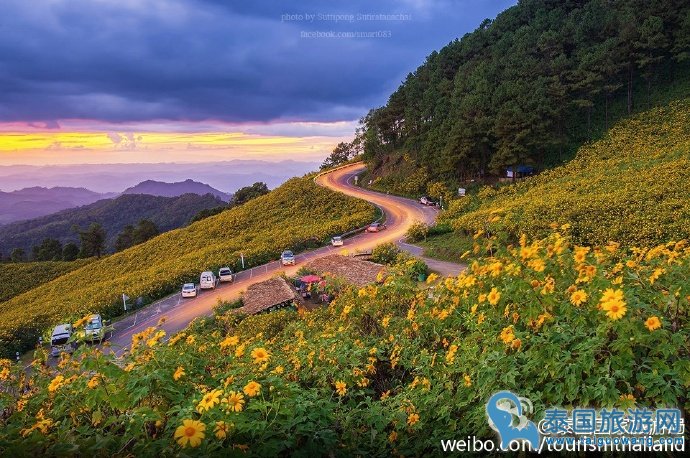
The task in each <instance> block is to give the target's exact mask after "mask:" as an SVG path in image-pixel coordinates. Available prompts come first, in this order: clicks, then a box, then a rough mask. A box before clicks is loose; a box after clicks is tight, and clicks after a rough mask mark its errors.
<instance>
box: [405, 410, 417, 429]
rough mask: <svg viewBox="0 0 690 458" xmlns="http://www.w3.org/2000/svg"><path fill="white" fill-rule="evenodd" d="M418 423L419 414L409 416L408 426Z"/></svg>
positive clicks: (413, 413)
mask: <svg viewBox="0 0 690 458" xmlns="http://www.w3.org/2000/svg"><path fill="white" fill-rule="evenodd" d="M418 421H419V414H417V413H415V412H412V413H411V414H409V415H408V416H407V424H408V425H409V426H412V425H414V424H415V423H417V422H418Z"/></svg>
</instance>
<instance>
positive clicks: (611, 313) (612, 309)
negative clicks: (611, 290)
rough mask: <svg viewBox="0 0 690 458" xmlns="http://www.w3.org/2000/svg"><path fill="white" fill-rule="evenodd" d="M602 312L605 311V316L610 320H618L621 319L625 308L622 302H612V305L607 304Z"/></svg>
mask: <svg viewBox="0 0 690 458" xmlns="http://www.w3.org/2000/svg"><path fill="white" fill-rule="evenodd" d="M604 310H606V316H608V317H609V318H611V319H612V320H618V319H621V318H623V316H624V315H625V312H626V310H627V308H626V306H625V302H623V303H617V302H612V303H609V304H607V306H606V307H605V308H604Z"/></svg>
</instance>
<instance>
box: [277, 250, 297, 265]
mask: <svg viewBox="0 0 690 458" xmlns="http://www.w3.org/2000/svg"><path fill="white" fill-rule="evenodd" d="M280 263H281V264H282V265H284V266H294V265H295V255H294V253H293V252H292V251H290V250H285V251H283V252H282V254H281V255H280Z"/></svg>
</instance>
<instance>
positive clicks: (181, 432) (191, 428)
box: [175, 420, 206, 447]
mask: <svg viewBox="0 0 690 458" xmlns="http://www.w3.org/2000/svg"><path fill="white" fill-rule="evenodd" d="M204 431H206V425H205V424H203V423H202V422H200V421H197V420H183V421H182V425H181V426H178V427H177V429H176V430H175V440H177V443H178V444H180V446H182V447H186V446H187V445H189V446H190V447H198V446H199V445H201V441H202V440H203V438H204V437H205V434H204Z"/></svg>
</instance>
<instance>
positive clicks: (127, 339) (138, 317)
mask: <svg viewBox="0 0 690 458" xmlns="http://www.w3.org/2000/svg"><path fill="white" fill-rule="evenodd" d="M363 170H364V165H362V164H353V165H352V166H350V167H346V168H343V169H339V170H335V171H333V172H331V173H328V174H325V175H321V176H319V177H318V178H317V179H316V183H317V184H319V185H321V186H325V187H328V188H330V189H333V190H335V191H339V192H342V193H344V194H347V195H350V196H353V197H358V198H360V199H364V200H367V201H369V202H371V203H373V204H374V205H376V206H378V207H379V208H380V209H381V210H383V212H384V213H385V215H386V225H387V226H388V229H386V230H384V231H382V232H379V233H374V234H369V233H361V234H358V235H355V236H353V237H350V238H347V239H346V240H345V246H343V247H337V248H334V247H331V246H327V247H322V248H319V249H316V250H313V251H309V252H305V253H300V254H298V255H297V256H296V260H297V265H296V266H291V267H287V268H286V267H282V266H281V265H280V262H279V261H273V262H271V263H268V264H265V265H262V266H258V267H254V268H252V269H249V270H246V271H243V272H239V273H238V274H237V275H236V278H235V281H234V282H233V283H226V284H222V285H221V286H219V287H218V288H216V289H215V290H206V291H201V292H200V294H199V296H198V297H196V298H189V299H182V298H181V297H180V295H179V294H175V295H172V296H169V297H166V298H163V299H161V300H159V301H157V302H155V303H153V304H151V305H149V306H148V307H146V308H144V309H142V310H140V311H139V312H137V313H136V314H134V315H131V316H128V317H125V318H123V319H122V320H120V321H118V322H116V323H115V332H114V335H113V336H112V338H110V339H109V341H110V343H111V348H112V349H113V351H115V352H116V354H118V355H119V354H122V353H123V352H124V351H125V349H126V348H127V347H128V346H129V344H130V343H131V341H132V335H133V334H135V333H138V332H141V331H143V330H144V329H146V328H147V327H149V326H155V325H156V324H157V323H158V321H159V319H160V318H161V317H165V318H166V321H165V323H164V324H162V325H161V328H162V329H164V330H165V331H166V332H167V333H168V334H171V333H175V332H177V331H180V330H182V329H184V328H185V327H187V325H188V324H189V323H190V322H191V321H192V320H193V319H194V318H196V317H198V316H209V315H212V314H213V307H214V306H215V305H216V304H217V303H218V302H219V301H221V300H222V301H232V300H235V299H237V298H238V297H239V295H240V293H241V292H242V291H244V290H245V289H246V288H247V286H249V285H251V284H253V283H256V282H259V281H262V280H266V279H268V278H271V277H273V276H274V275H276V274H277V273H279V272H285V273H286V274H287V275H292V274H294V273H295V272H296V271H297V270H298V269H299V268H300V266H302V265H304V264H305V263H306V262H307V261H310V260H312V259H315V258H317V257H321V256H325V255H327V254H331V253H341V252H354V251H358V250H370V249H372V248H374V247H375V246H376V245H379V244H381V243H384V242H391V241H392V242H395V243H397V244H398V245H400V246H401V247H402V248H403V249H405V250H407V251H410V252H411V253H413V254H415V255H417V256H419V255H421V248H419V247H415V246H413V245H408V244H405V243H404V242H403V239H404V237H405V234H406V232H407V230H408V228H409V227H410V225H411V224H412V223H413V222H414V221H415V220H419V221H423V222H425V223H427V224H431V223H433V222H434V220H435V219H436V215H437V212H438V211H437V210H436V209H435V208H433V207H425V206H422V205H420V204H419V203H418V202H415V201H413V200H410V199H405V198H402V197H398V196H391V195H387V194H382V193H378V192H374V191H369V190H365V189H361V188H358V187H356V186H354V185H352V179H353V178H354V176H355V175H357V174H359V173H360V172H362V171H363ZM424 259H425V261H426V262H427V263H428V264H429V265H430V267H431V268H432V270H436V271H438V272H440V273H442V274H444V275H455V274H457V273H458V272H459V271H460V270H461V269H462V266H461V265H458V264H452V263H444V262H442V261H436V260H432V259H426V258H424Z"/></svg>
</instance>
